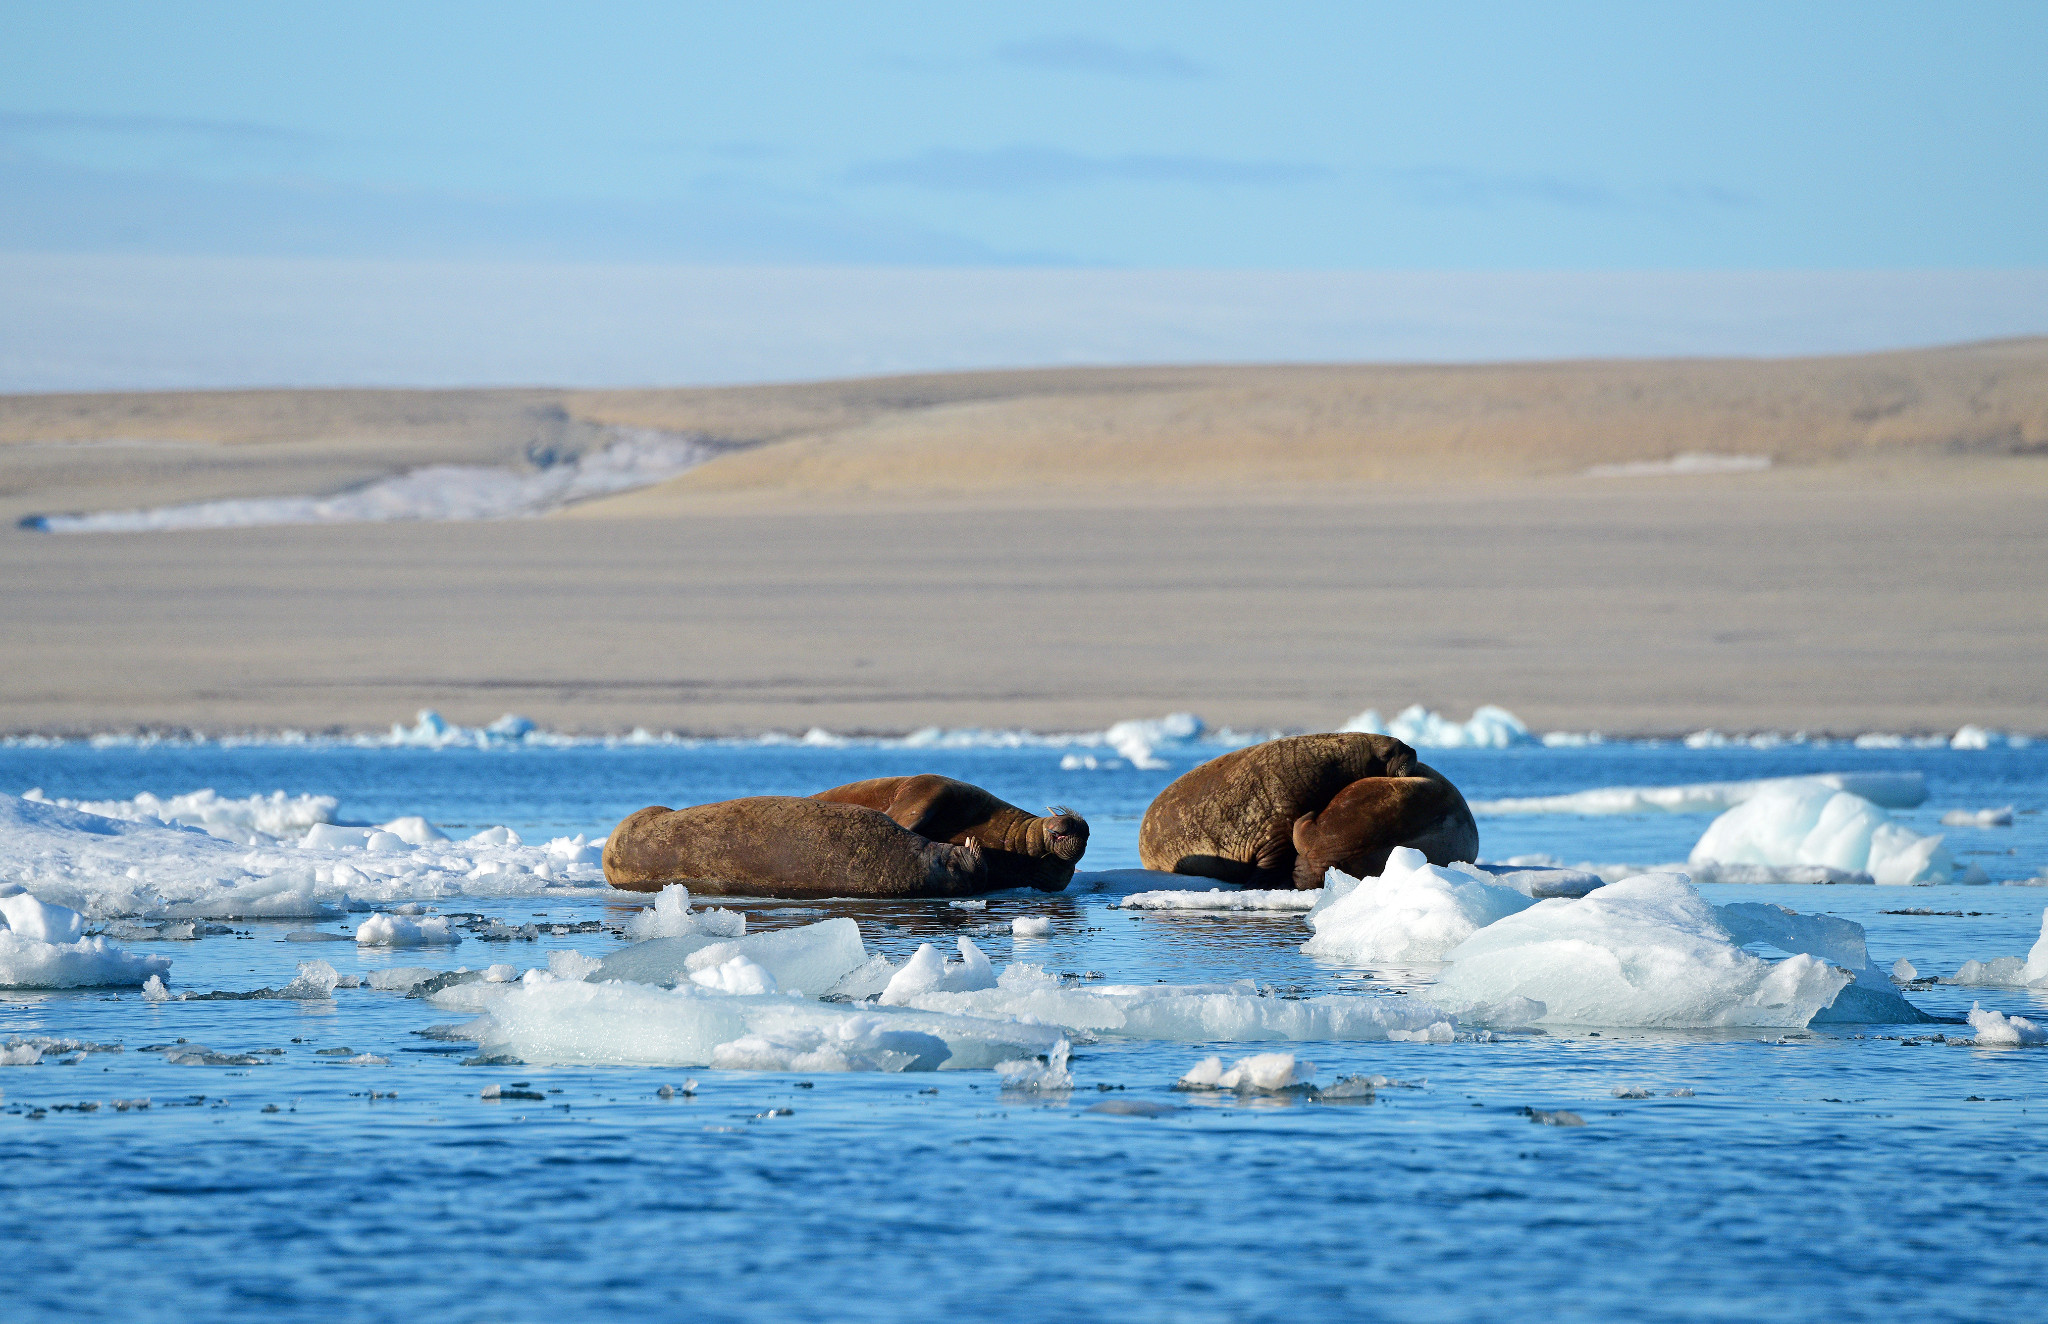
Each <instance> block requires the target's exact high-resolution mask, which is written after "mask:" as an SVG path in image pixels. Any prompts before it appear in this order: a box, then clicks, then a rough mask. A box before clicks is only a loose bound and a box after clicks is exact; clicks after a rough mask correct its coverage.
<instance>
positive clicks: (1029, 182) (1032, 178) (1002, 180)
mask: <svg viewBox="0 0 2048 1324" xmlns="http://www.w3.org/2000/svg"><path fill="white" fill-rule="evenodd" d="M1328 174H1329V171H1327V170H1326V169H1324V168H1323V167H1322V166H1317V165H1305V164H1302V163H1299V162H1293V161H1230V160H1223V159H1220V158H1217V157H1211V156H1168V155H1154V154H1147V153H1132V154H1127V155H1123V156H1084V155H1082V154H1080V153H1078V152H1068V151H1063V150H1061V149H1059V148H1056V147H998V148H993V149H990V150H987V151H965V150H961V149H958V148H950V147H935V148H933V149H932V150H930V151H927V152H923V153H921V154H919V155H917V156H909V157H902V158H899V159H897V160H894V161H871V162H869V163H867V164H865V165H859V166H855V167H854V168H853V169H852V170H850V171H848V172H847V174H846V181H847V182H848V183H850V184H878V185H897V186H908V187H911V188H927V189H941V190H945V191H949V192H960V193H1018V192H1024V191H1028V190H1031V189H1045V188H1072V187H1077V186H1083V185H1088V184H1105V183H1117V184H1132V183H1136V184H1195V185H1204V186H1229V187H1246V186H1250V187H1275V186H1285V185H1292V184H1305V183H1309V182H1312V181H1314V180H1318V179H1321V178H1323V177H1325V176H1326V175H1328Z"/></svg>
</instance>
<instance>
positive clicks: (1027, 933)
mask: <svg viewBox="0 0 2048 1324" xmlns="http://www.w3.org/2000/svg"><path fill="white" fill-rule="evenodd" d="M1051 932H1052V921H1051V920H1050V919H1047V918H1046V917H1045V916H1044V915H1019V916H1017V917H1016V918H1015V919H1013V920H1011V921H1010V936H1011V937H1013V938H1043V937H1044V936H1045V935H1046V934H1048V933H1051Z"/></svg>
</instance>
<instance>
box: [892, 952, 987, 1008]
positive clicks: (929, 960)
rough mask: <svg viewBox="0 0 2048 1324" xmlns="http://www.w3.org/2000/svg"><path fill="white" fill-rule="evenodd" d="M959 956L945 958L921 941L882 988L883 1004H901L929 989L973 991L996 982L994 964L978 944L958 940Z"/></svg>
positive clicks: (924, 993)
mask: <svg viewBox="0 0 2048 1324" xmlns="http://www.w3.org/2000/svg"><path fill="white" fill-rule="evenodd" d="M959 948H960V959H959V960H957V961H948V960H947V959H946V958H945V957H944V956H942V955H940V954H939V949H938V948H936V947H934V946H932V945H931V944H930V943H928V942H927V943H921V944H919V946H918V949H917V950H916V951H915V952H913V953H912V954H911V957H910V959H909V960H908V961H905V962H904V963H903V967H902V968H901V969H899V970H898V971H897V972H896V973H895V974H894V975H893V976H892V977H891V978H890V980H889V983H888V986H887V987H885V988H884V989H883V990H882V996H881V1002H882V1005H883V1006H888V1007H900V1006H903V1005H905V1004H907V1003H910V1002H912V1001H913V1000H914V999H916V998H918V997H921V996H924V995H926V994H931V993H974V992H978V991H980V990H982V989H988V988H994V987H995V986H996V972H995V967H994V966H992V965H990V964H989V959H988V957H986V956H984V955H982V952H981V948H979V947H976V946H975V945H974V943H973V942H972V941H971V940H970V939H967V938H961V939H960V940H959Z"/></svg>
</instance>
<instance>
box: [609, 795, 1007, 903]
mask: <svg viewBox="0 0 2048 1324" xmlns="http://www.w3.org/2000/svg"><path fill="white" fill-rule="evenodd" d="M604 877H605V881H606V882H608V883H610V884H611V885H612V886H613V887H617V888H623V889H624V890H626V891H628V892H658V891H660V890H661V889H662V888H663V887H666V886H667V885H668V884H670V883H684V884H687V885H688V887H689V889H690V890H691V891H692V892H702V893H706V894H709V895H712V896H777V897H795V898H808V897H827V896H879V897H920V896H971V895H973V894H974V893H976V892H988V891H992V890H994V889H995V888H996V887H999V886H1001V884H999V883H996V882H993V881H991V880H990V878H989V873H988V867H987V865H986V864H985V863H984V862H983V860H982V854H981V848H980V847H979V846H977V845H976V844H974V843H973V842H972V841H968V842H965V843H963V844H961V845H957V846H956V845H953V844H952V843H950V842H942V841H929V840H927V839H925V838H924V837H921V836H919V835H918V834H917V833H915V832H912V831H910V830H909V829H908V828H905V827H903V826H901V825H899V824H898V823H897V822H896V821H895V820H894V819H892V818H890V817H889V816H888V815H887V814H884V813H880V812H878V811H876V810H873V809H867V808H864V807H862V806H860V805H847V804H832V803H829V802H827V801H824V800H810V799H806V798H804V797H802V796H794V795H756V796H750V797H748V798H746V799H744V800H722V801H719V802H718V803H716V804H708V805H697V806H695V807H694V808H690V809H670V808H668V807H667V806H665V805H649V806H648V807H647V808H645V809H642V810H639V811H638V812H636V813H631V814H628V815H626V817H625V819H624V820H623V821H621V822H620V824H619V825H618V826H617V827H615V828H613V829H612V835H611V836H610V837H609V838H608V839H607V840H606V841H605V843H604Z"/></svg>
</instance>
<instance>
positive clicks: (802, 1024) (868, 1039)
mask: <svg viewBox="0 0 2048 1324" xmlns="http://www.w3.org/2000/svg"><path fill="white" fill-rule="evenodd" d="M840 922H842V923H847V924H851V923H852V921H851V920H845V921H840ZM658 941H669V942H680V941H687V940H686V939H661V940H658ZM536 973H538V972H536ZM474 1032H475V1035H476V1038H477V1043H478V1046H479V1050H480V1052H482V1053H483V1054H484V1055H486V1056H498V1055H506V1056H511V1057H516V1058H518V1059H519V1060H520V1061H522V1062H526V1063H531V1064H533V1065H536V1066H540V1065H575V1064H592V1065H617V1066H674V1067H708V1066H717V1067H723V1068H725V1069H728V1070H747V1071H933V1070H947V1071H965V1070H987V1069H990V1068H993V1067H994V1066H995V1065H996V1064H997V1063H999V1062H1011V1061H1015V1060H1018V1059H1022V1058H1029V1057H1037V1056H1047V1057H1049V1056H1050V1055H1051V1054H1052V1052H1053V1050H1054V1049H1055V1047H1057V1046H1058V1045H1059V1043H1060V1042H1061V1041H1062V1040H1063V1039H1064V1037H1065V1036H1064V1035H1062V1034H1061V1033H1060V1031H1059V1030H1057V1029H1055V1028H1052V1027H1049V1026H1042V1025H1031V1024H1026V1023H1023V1022H1019V1021H1009V1020H988V1019H983V1018H979V1017H973V1016H959V1015H942V1014H934V1013H931V1012H925V1011H919V1010H915V1009H911V1008H900V1007H876V1006H874V1005H872V1004H861V1005H860V1006H858V1007H854V1006H848V1005H845V1004H841V1003H826V1002H811V1001H806V1000H804V999H801V998H793V997H790V996H787V995H784V994H766V995H741V994H731V993H715V992H712V991H711V990H709V989H705V988H700V987H698V986H696V985H694V984H690V983H687V982H686V983H684V984H682V985H680V986H679V987H677V988H674V989H660V988H653V987H650V986H648V985H646V984H634V983H623V982H612V983H601V984H597V983H579V982H575V981H571V980H556V979H545V978H542V979H535V978H533V977H532V976H529V977H528V980H527V982H525V983H522V984H520V985H516V986H514V987H513V988H512V989H511V991H509V992H508V993H507V994H506V995H505V996H504V997H501V998H499V999H498V1000H497V1001H495V1002H494V1003H492V1004H491V1006H490V1007H489V1009H488V1010H487V1011H485V1013H484V1015H483V1016H482V1018H481V1019H479V1020H478V1021H477V1022H476V1024H475V1026H474Z"/></svg>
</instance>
